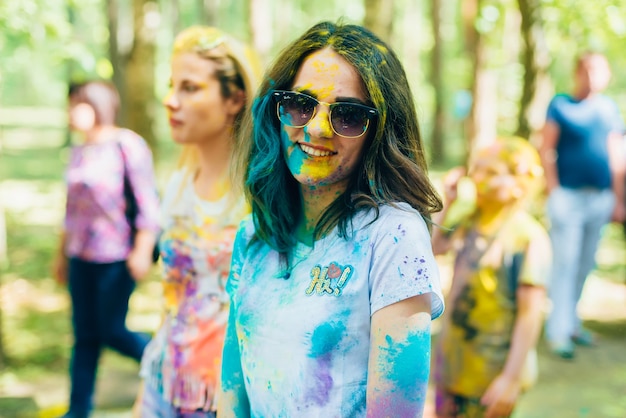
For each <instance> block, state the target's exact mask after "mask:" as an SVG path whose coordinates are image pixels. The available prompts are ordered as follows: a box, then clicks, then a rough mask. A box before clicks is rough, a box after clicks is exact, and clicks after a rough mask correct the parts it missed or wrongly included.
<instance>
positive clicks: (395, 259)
mask: <svg viewBox="0 0 626 418" xmlns="http://www.w3.org/2000/svg"><path fill="white" fill-rule="evenodd" d="M386 209H388V210H386V211H385V213H381V215H380V217H379V219H378V220H377V221H376V223H375V226H376V228H377V232H376V233H375V234H374V240H375V241H374V242H373V244H372V245H373V247H372V248H373V252H372V263H371V267H370V276H369V286H370V313H371V314H372V315H373V314H374V312H376V311H378V310H379V309H381V308H384V307H385V306H388V305H391V304H393V303H396V302H400V301H401V300H404V299H408V298H411V297H414V296H418V295H422V294H426V293H430V295H431V317H432V318H433V319H435V318H437V317H438V316H439V315H441V313H442V312H443V309H444V304H443V296H442V293H441V284H440V281H439V270H438V268H437V264H436V262H435V257H434V255H433V252H432V246H431V241H430V233H429V232H428V228H427V227H426V223H425V221H424V219H423V218H422V217H421V216H420V215H419V214H418V213H417V212H415V211H405V210H400V209H390V208H386Z"/></svg>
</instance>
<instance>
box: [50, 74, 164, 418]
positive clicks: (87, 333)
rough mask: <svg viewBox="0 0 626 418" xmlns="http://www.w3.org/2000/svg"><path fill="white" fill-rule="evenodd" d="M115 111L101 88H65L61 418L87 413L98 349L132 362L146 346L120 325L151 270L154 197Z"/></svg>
mask: <svg viewBox="0 0 626 418" xmlns="http://www.w3.org/2000/svg"><path fill="white" fill-rule="evenodd" d="M118 107H119V96H118V93H117V91H116V90H115V87H113V85H112V84H110V83H108V82H104V81H89V82H86V83H83V84H79V85H75V86H72V87H71V89H70V93H69V122H70V128H71V129H72V130H74V131H75V132H78V133H79V134H80V137H81V139H82V140H83V142H82V143H81V144H79V145H77V146H75V147H74V148H73V149H72V153H71V156H70V161H69V165H68V167H67V172H66V181H67V207H66V212H65V224H64V231H63V233H62V235H61V245H60V246H59V253H58V256H57V258H56V261H55V275H56V277H57V280H58V281H59V282H61V283H66V282H67V284H68V287H69V291H70V296H71V299H72V324H73V330H74V347H73V350H72V359H71V366H70V375H71V395H70V408H69V412H68V413H67V414H65V415H64V416H65V417H67V418H80V417H87V416H88V415H89V412H90V410H91V408H92V397H93V392H94V384H95V380H96V369H97V365H98V358H99V357H100V351H101V349H102V348H103V347H105V346H109V347H111V348H113V349H115V350H117V351H119V352H120V353H122V354H124V355H127V356H129V357H131V358H133V359H135V360H137V361H139V360H140V359H141V355H142V353H143V350H144V347H145V346H146V344H147V342H148V337H147V336H145V335H142V334H138V333H135V332H131V331H129V330H128V329H127V328H126V324H125V321H126V313H127V312H128V300H129V298H130V295H131V293H132V292H133V289H134V288H135V281H136V280H139V279H141V278H143V277H144V276H145V275H146V274H147V273H148V272H149V270H150V268H151V266H152V251H153V248H154V242H155V237H156V233H157V231H158V198H157V193H156V185H155V176H154V171H153V166H152V154H151V152H150V149H149V148H148V146H147V144H146V143H145V141H144V140H143V139H142V138H141V137H140V136H138V135H137V134H136V133H134V132H131V131H129V130H127V129H122V128H120V127H117V126H116V125H115V117H116V114H117V110H118ZM130 199H133V202H132V203H131V201H130ZM130 204H132V205H133V206H134V207H136V208H137V210H136V213H135V214H134V215H133V218H134V219H129V218H128V214H127V207H128V206H129V205H130ZM135 230H136V231H135ZM134 231H135V232H134Z"/></svg>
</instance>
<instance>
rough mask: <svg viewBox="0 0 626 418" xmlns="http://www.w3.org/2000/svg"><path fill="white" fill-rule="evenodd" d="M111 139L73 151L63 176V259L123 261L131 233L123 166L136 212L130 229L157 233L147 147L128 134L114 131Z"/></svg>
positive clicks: (157, 213) (156, 207) (157, 219)
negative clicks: (64, 181) (127, 218)
mask: <svg viewBox="0 0 626 418" xmlns="http://www.w3.org/2000/svg"><path fill="white" fill-rule="evenodd" d="M116 136H117V138H115V139H111V140H108V141H104V142H99V143H95V144H82V145H78V146H75V147H73V148H72V151H71V155H70V161H69V164H68V167H67V171H66V182H67V205H66V212H65V235H66V245H65V254H66V255H67V256H68V257H76V258H80V259H82V260H85V261H90V262H94V263H111V262H115V261H122V260H125V259H126V257H127V256H128V253H129V251H130V249H131V246H130V232H131V231H130V226H129V223H128V221H127V220H126V215H125V209H126V200H125V198H124V164H126V175H127V178H128V182H129V184H130V186H131V188H132V189H133V192H134V195H135V199H136V201H137V206H138V208H139V209H138V215H137V217H136V220H135V225H136V227H137V229H148V230H152V231H154V232H155V233H156V232H158V229H159V218H158V217H159V202H158V195H157V189H156V181H155V176H154V168H153V164H152V153H151V151H150V148H149V147H148V145H147V144H146V142H145V141H144V140H143V138H141V137H140V136H139V135H137V134H135V133H134V132H132V131H129V130H127V129H121V128H120V129H118V130H117V133H116ZM122 152H123V153H124V154H123V155H122Z"/></svg>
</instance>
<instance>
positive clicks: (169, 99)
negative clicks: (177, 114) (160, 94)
mask: <svg viewBox="0 0 626 418" xmlns="http://www.w3.org/2000/svg"><path fill="white" fill-rule="evenodd" d="M162 103H163V106H165V107H167V108H168V109H175V108H177V107H178V106H179V102H178V97H176V93H174V90H173V89H172V90H170V91H169V92H168V93H167V94H166V95H165V97H164V98H163V102H162Z"/></svg>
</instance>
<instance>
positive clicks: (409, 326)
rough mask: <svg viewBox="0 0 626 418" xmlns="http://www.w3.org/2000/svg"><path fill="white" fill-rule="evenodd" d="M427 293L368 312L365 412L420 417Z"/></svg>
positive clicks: (426, 362)
mask: <svg viewBox="0 0 626 418" xmlns="http://www.w3.org/2000/svg"><path fill="white" fill-rule="evenodd" d="M430 298H431V296H430V294H423V295H419V296H415V297H412V298H409V299H405V300H403V301H400V302H398V303H394V304H392V305H388V306H386V307H384V308H382V309H380V310H378V311H377V312H375V313H374V315H372V322H371V336H370V356H369V365H368V378H367V416H368V417H372V418H380V417H421V416H422V414H423V412H424V405H425V402H426V390H427V387H428V377H429V374H430V323H431V313H430V312H431V308H430V305H431V302H430V300H431V299H430Z"/></svg>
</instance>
